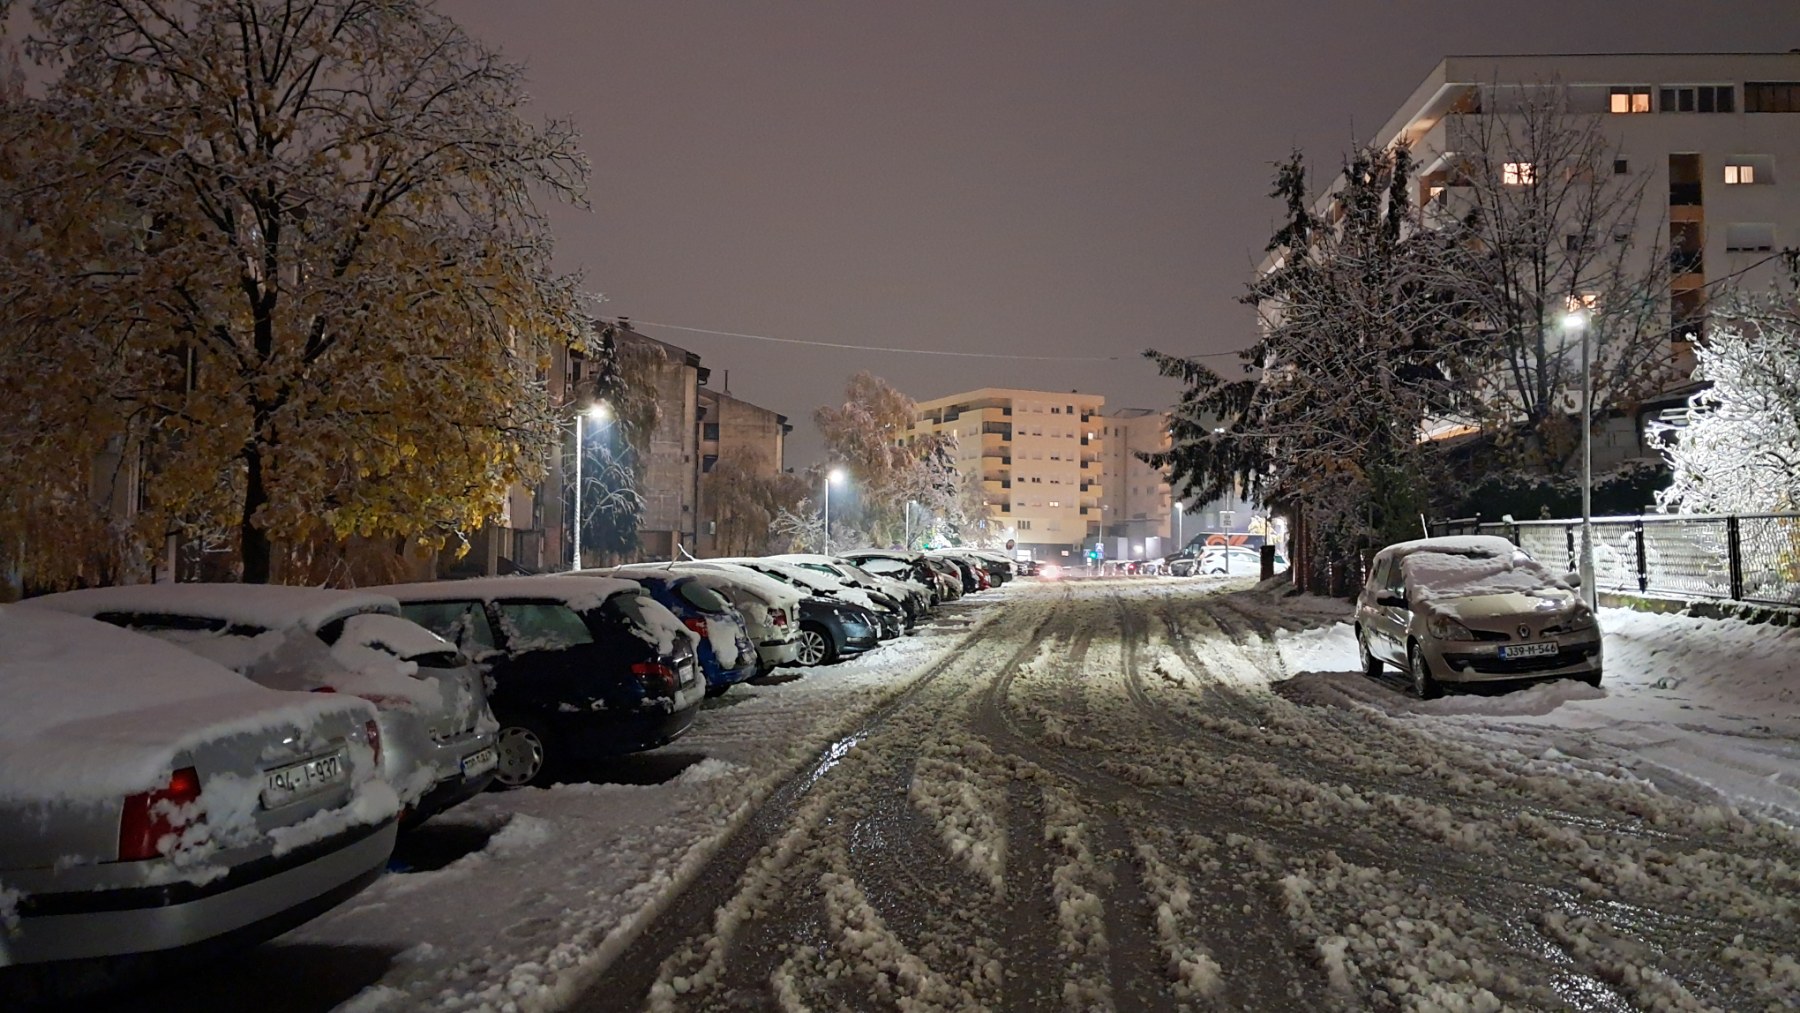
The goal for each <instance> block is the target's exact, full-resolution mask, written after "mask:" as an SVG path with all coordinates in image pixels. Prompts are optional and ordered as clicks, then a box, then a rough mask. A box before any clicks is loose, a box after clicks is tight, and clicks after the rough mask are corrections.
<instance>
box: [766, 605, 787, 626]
mask: <svg viewBox="0 0 1800 1013" xmlns="http://www.w3.org/2000/svg"><path fill="white" fill-rule="evenodd" d="M769 623H770V624H771V625H774V626H786V625H787V613H786V612H783V611H781V610H780V609H770V610H769Z"/></svg>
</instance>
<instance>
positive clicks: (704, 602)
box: [676, 580, 730, 612]
mask: <svg viewBox="0 0 1800 1013" xmlns="http://www.w3.org/2000/svg"><path fill="white" fill-rule="evenodd" d="M676 593H677V594H679V595H681V598H682V600H683V601H685V602H687V603H688V604H689V605H692V606H694V607H695V608H697V609H699V610H700V611H702V612H723V611H725V610H726V609H728V608H730V604H729V603H728V602H726V601H725V599H724V597H723V596H721V595H720V594H719V592H717V591H714V590H713V589H712V588H710V587H707V586H706V585H704V584H701V583H699V582H698V581H692V580H690V581H686V582H684V583H683V584H682V585H681V586H680V587H678V588H676Z"/></svg>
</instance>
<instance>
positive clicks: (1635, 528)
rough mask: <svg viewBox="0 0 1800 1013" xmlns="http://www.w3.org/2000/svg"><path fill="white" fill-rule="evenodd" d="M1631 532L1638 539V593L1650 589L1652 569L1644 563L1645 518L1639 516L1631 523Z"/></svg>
mask: <svg viewBox="0 0 1800 1013" xmlns="http://www.w3.org/2000/svg"><path fill="white" fill-rule="evenodd" d="M1631 534H1632V536H1633V537H1635V538H1636V539H1637V578H1638V593H1639V594H1643V593H1644V592H1645V591H1648V590H1650V571H1649V570H1648V569H1647V568H1646V567H1645V565H1644V519H1643V518H1642V517H1639V518H1638V519H1637V520H1635V521H1633V522H1632V523H1631Z"/></svg>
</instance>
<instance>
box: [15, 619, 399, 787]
mask: <svg viewBox="0 0 1800 1013" xmlns="http://www.w3.org/2000/svg"><path fill="white" fill-rule="evenodd" d="M0 699H4V700H5V701H6V706H5V707H3V708H0V797H4V798H39V799H42V798H63V799H67V798H116V797H118V796H122V795H125V794H129V793H131V792H137V791H143V790H145V789H148V788H152V787H155V786H157V785H160V784H163V783H166V782H167V780H168V777H169V772H170V771H171V770H173V769H174V761H175V759H176V757H177V756H178V755H179V754H180V753H181V752H183V751H184V750H187V749H191V748H193V747H195V746H198V745H200V744H202V743H204V742H206V741H209V740H212V739H215V738H220V737H223V736H228V735H235V734H244V733H250V732H255V731H257V730H260V729H265V728H276V727H282V726H288V725H297V726H300V727H305V726H308V725H311V724H312V723H313V722H315V721H316V720H317V719H318V718H319V717H321V716H324V715H327V714H342V713H345V712H349V713H352V714H354V715H356V716H357V717H358V718H360V719H362V720H368V719H369V718H372V717H374V714H375V712H374V711H373V710H372V709H370V707H369V705H368V704H367V703H365V702H363V701H361V700H358V699H356V698H355V697H350V696H338V695H332V696H322V695H319V694H313V693H284V692H279V691H277V690H272V689H265V688H263V687H261V686H258V685H256V684H255V683H253V682H251V681H250V680H248V679H246V678H244V677H243V676H241V675H238V674H237V673H236V672H233V671H231V670H230V669H228V668H225V667H224V666H222V665H217V664H214V663H213V662H210V661H207V660H206V659H204V658H202V657H199V656H198V655H195V654H193V653H190V652H188V651H185V650H182V649H181V648H179V647H174V646H172V645H169V644H165V643H163V642H162V641H160V640H157V639H156V638H154V637H149V636H145V635H143V634H141V633H133V632H131V631H129V630H122V629H119V628H118V627H116V626H110V625H108V624H106V623H102V622H96V621H95V620H92V619H87V618H82V617H80V616H75V615H70V614H67V613H65V612H62V611H60V610H55V609H46V608H39V607H37V606H36V604H35V603H33V604H25V605H6V606H0Z"/></svg>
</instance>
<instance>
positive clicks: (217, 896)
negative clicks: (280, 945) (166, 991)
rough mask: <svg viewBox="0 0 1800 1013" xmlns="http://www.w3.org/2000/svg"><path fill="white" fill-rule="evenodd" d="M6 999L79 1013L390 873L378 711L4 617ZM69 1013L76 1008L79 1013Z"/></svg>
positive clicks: (118, 640)
mask: <svg viewBox="0 0 1800 1013" xmlns="http://www.w3.org/2000/svg"><path fill="white" fill-rule="evenodd" d="M0 700H3V701H5V706H4V707H3V708H0V821H3V824H4V826H5V830H4V832H0V994H3V995H6V996H8V1001H9V1003H10V1002H15V1001H17V998H18V997H25V998H27V999H34V1000H39V1001H42V1000H56V1001H61V1002H64V1003H67V1002H70V1001H71V998H72V997H71V996H70V995H68V994H66V993H68V992H70V991H75V990H77V989H75V988H71V987H70V985H71V983H76V984H77V985H78V986H87V985H100V986H106V985H119V984H127V983H129V982H130V981H132V980H133V979H135V978H136V977H138V976H141V975H142V973H143V972H144V971H146V970H155V969H158V968H159V965H160V961H161V958H163V957H169V956H176V955H179V954H181V953H183V952H184V951H192V950H194V949H197V948H199V947H201V946H207V947H214V946H221V945H225V944H227V942H228V941H229V942H231V943H240V944H243V945H249V944H251V943H254V942H257V941H260V940H262V939H266V938H270V937H272V936H275V935H279V934H280V933H282V932H285V931H286V930H288V929H289V928H292V927H293V926H295V925H298V924H300V923H301V922H304V921H306V920H307V919H309V918H311V917H313V916H314V915H317V914H319V913H321V912H323V911H325V910H328V909H329V908H331V907H333V906H335V905H337V904H339V903H341V902H343V901H344V900H345V899H347V898H349V897H350V896H352V895H354V894H355V893H356V892H357V891H358V890H360V889H362V888H363V887H364V886H366V885H367V884H368V883H370V882H372V881H373V880H374V879H375V878H376V877H377V876H379V875H380V874H381V872H382V870H383V869H384V868H385V867H386V864H387V861H388V856H389V855H390V854H391V853H392V851H393V848H394V834H395V816H396V812H397V809H398V806H399V800H398V798H396V796H395V795H394V793H393V790H392V788H391V786H389V785H388V784H387V783H386V781H385V780H383V779H382V778H381V777H380V760H379V755H378V754H379V751H380V748H381V747H380V734H379V732H378V731H377V728H376V724H375V709H374V707H372V706H371V705H370V704H369V703H368V702H367V701H365V700H361V699H358V698H356V697H354V696H350V695H348V694H325V693H296V692H281V691H277V690H272V689H267V688H264V687H262V686H258V685H256V684H255V683H253V682H251V681H249V680H247V679H245V678H244V677H243V676H241V675H239V674H237V673H235V672H232V671H231V670H229V669H227V668H225V667H223V666H221V665H217V664H214V663H213V662H210V661H207V660H206V659H204V658H202V657H200V656H198V655H196V654H193V653H191V652H188V651H184V650H181V649H179V648H176V647H173V646H171V645H169V644H166V643H162V642H160V641H158V640H156V639H153V638H151V637H147V636H144V635H141V634H137V633H132V632H129V631H127V630H123V629H119V628H117V627H114V626H110V625H107V624H105V623H100V622H96V621H94V620H92V619H86V618H82V617H79V616H75V615H69V614H66V613H62V612H58V611H53V610H50V609H40V608H33V607H30V606H23V605H11V606H3V607H0ZM63 1008H74V1007H73V1006H72V1005H68V1006H64V1007H63Z"/></svg>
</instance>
